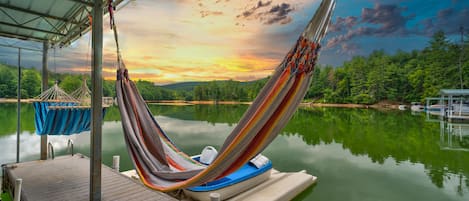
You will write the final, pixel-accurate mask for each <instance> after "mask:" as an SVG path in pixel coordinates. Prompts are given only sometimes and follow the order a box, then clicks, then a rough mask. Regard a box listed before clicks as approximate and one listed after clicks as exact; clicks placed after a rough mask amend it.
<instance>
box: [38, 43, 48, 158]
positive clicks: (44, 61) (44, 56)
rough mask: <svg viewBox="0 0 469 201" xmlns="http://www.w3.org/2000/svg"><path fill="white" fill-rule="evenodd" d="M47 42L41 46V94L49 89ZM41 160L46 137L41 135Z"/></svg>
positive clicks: (44, 150) (45, 150) (45, 155)
mask: <svg viewBox="0 0 469 201" xmlns="http://www.w3.org/2000/svg"><path fill="white" fill-rule="evenodd" d="M48 50H49V42H48V41H44V43H43V46H42V92H44V91H45V90H47V88H49V73H48V71H47V54H48ZM40 158H41V160H47V135H41V156H40Z"/></svg>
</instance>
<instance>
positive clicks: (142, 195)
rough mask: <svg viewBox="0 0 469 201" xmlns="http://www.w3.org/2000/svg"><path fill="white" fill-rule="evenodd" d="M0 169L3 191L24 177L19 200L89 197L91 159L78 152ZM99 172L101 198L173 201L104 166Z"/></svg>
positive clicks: (80, 198)
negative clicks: (1, 170)
mask: <svg viewBox="0 0 469 201" xmlns="http://www.w3.org/2000/svg"><path fill="white" fill-rule="evenodd" d="M3 170H4V175H3V177H4V178H3V186H2V187H3V188H4V189H3V190H7V191H10V192H14V190H13V188H14V183H15V182H14V181H15V180H16V179H17V178H21V179H23V186H22V192H21V200H22V201H28V200H29V201H31V200H33V201H42V200H44V201H46V200H47V201H48V200H63V201H68V200H70V201H72V200H73V201H75V200H89V187H90V179H89V177H90V160H89V158H87V157H85V156H83V155H81V154H75V155H74V156H62V157H56V158H55V159H53V160H38V161H29V162H23V163H15V164H8V165H4V166H3ZM101 171H102V173H101V174H102V177H101V179H102V180H101V181H102V183H101V189H102V200H112V201H114V200H126V201H127V200H155V201H174V200H176V199H174V198H172V197H170V196H169V195H166V194H164V193H161V192H158V191H153V190H150V189H148V188H147V187H145V186H143V185H142V184H141V183H139V182H136V181H134V180H133V179H130V178H128V177H126V176H124V175H122V174H120V173H119V172H117V171H115V170H113V169H111V168H109V167H107V166H105V165H102V168H101Z"/></svg>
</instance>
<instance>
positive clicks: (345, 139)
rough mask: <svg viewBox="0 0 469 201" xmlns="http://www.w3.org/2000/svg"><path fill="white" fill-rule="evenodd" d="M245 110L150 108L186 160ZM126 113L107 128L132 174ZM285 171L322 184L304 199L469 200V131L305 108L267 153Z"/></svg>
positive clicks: (5, 134)
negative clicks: (122, 119) (124, 125)
mask: <svg viewBox="0 0 469 201" xmlns="http://www.w3.org/2000/svg"><path fill="white" fill-rule="evenodd" d="M246 108H247V106H245V105H194V106H158V105H150V109H151V110H152V112H153V114H154V115H156V119H157V121H159V122H160V125H161V127H163V129H164V130H166V132H167V134H168V135H169V136H170V138H171V139H173V141H174V142H175V143H176V144H177V145H178V146H179V147H180V148H181V149H182V150H183V151H184V152H186V153H188V154H190V155H192V154H198V153H199V152H200V151H201V150H202V149H203V147H204V146H206V145H212V146H215V147H220V146H221V144H222V142H223V140H224V139H225V137H226V136H227V135H228V134H229V132H230V131H231V130H232V129H233V127H234V126H235V125H236V122H237V121H238V120H239V119H240V118H241V116H242V114H243V112H244V111H245V110H246ZM33 113H34V109H33V108H32V105H30V104H24V105H23V107H22V111H21V115H22V132H21V136H20V138H21V161H27V160H34V159H38V157H39V141H40V137H39V136H37V135H35V134H34V118H33ZM119 120H120V117H119V111H118V109H117V108H116V107H112V108H109V110H108V112H107V114H106V117H105V122H104V124H103V147H102V150H103V162H104V163H105V164H106V165H109V166H110V165H111V164H112V156H113V155H120V156H121V170H128V169H132V168H133V167H132V164H131V162H130V159H129V157H128V155H127V150H126V147H125V143H124V140H123V136H122V135H123V134H122V128H121V124H120V121H119ZM0 125H1V126H0V147H1V149H2V151H1V152H0V163H2V164H3V163H9V162H14V161H15V160H16V155H15V154H16V105H15V104H0ZM68 139H72V140H73V141H74V144H75V151H76V152H80V153H83V154H85V155H88V154H89V140H90V134H89V132H85V133H82V134H79V135H72V136H50V137H49V140H50V141H51V142H52V143H53V144H54V148H55V149H56V155H63V154H66V144H67V140H68ZM263 154H264V155H266V156H267V157H269V158H270V159H271V160H272V162H273V165H274V168H276V169H278V170H280V171H300V170H303V169H304V170H306V171H307V172H308V173H310V174H313V175H316V176H318V178H319V182H318V183H317V185H315V186H314V187H312V188H309V189H308V190H306V191H305V192H303V193H302V194H301V195H300V196H298V197H297V198H296V200H338V201H339V200H340V201H343V200H357V201H366V200H370V201H371V200H373V201H374V200H435V201H436V200H438V201H440V200H466V201H467V200H469V126H466V125H460V124H448V123H445V122H440V121H437V120H427V118H426V116H425V115H423V114H420V115H412V114H411V113H410V112H409V111H387V112H382V111H376V110H371V109H369V110H368V109H342V108H340V109H338V108H337V109H336V108H313V109H299V110H298V111H297V112H296V114H295V115H294V117H293V119H292V120H291V121H290V122H289V124H288V125H287V127H286V128H285V129H284V131H283V132H282V133H281V134H280V135H279V136H278V137H277V138H276V139H275V140H274V142H273V143H272V144H271V145H270V146H269V147H268V148H267V149H266V150H265V151H264V152H263Z"/></svg>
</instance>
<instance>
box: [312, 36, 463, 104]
mask: <svg viewBox="0 0 469 201" xmlns="http://www.w3.org/2000/svg"><path fill="white" fill-rule="evenodd" d="M460 55H462V57H461V62H462V66H461V68H462V70H461V71H462V73H460V71H459V66H458V64H459V58H460ZM465 55H469V43H468V42H467V40H466V42H465V43H464V52H463V53H461V45H460V44H456V43H450V42H449V41H448V40H447V39H446V36H445V34H444V33H443V32H437V33H435V35H434V36H433V37H432V38H431V39H430V41H429V43H428V46H427V47H426V48H424V49H423V50H422V51H417V50H414V51H412V52H410V53H407V52H404V51H397V52H396V53H395V54H394V55H388V54H386V53H385V52H384V51H383V50H378V51H374V52H372V53H371V54H370V55H369V56H367V57H363V56H359V57H354V58H352V59H351V60H350V61H347V62H345V63H344V64H343V65H342V66H339V67H337V68H335V69H330V70H329V71H328V72H327V73H325V72H324V71H327V68H326V69H324V68H321V67H319V68H317V69H315V72H314V75H313V76H314V78H313V82H312V84H311V87H310V89H309V91H308V94H307V96H306V97H307V98H308V99H313V100H315V99H316V100H322V101H326V102H330V103H360V104H373V103H376V102H379V101H383V100H388V101H395V102H407V103H409V102H413V101H423V100H424V99H425V97H434V96H438V94H439V91H440V90H441V89H445V88H460V87H461V85H460V77H459V76H460V75H462V76H463V87H464V88H467V87H469V58H468V57H467V56H465ZM326 78H327V79H326Z"/></svg>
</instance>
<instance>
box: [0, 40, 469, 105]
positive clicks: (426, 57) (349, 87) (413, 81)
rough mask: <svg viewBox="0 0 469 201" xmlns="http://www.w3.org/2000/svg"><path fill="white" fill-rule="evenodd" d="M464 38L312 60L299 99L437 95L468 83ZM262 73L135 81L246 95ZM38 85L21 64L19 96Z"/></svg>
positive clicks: (147, 88)
mask: <svg viewBox="0 0 469 201" xmlns="http://www.w3.org/2000/svg"><path fill="white" fill-rule="evenodd" d="M465 38H466V40H464V41H465V42H464V43H463V45H461V44H460V43H457V42H450V41H449V40H448V39H447V38H446V36H445V34H444V33H443V32H437V33H435V34H434V35H433V37H431V38H430V40H429V42H428V44H427V46H426V47H425V48H424V49H422V50H413V51H411V52H405V51H397V52H396V53H394V54H392V55H390V54H388V53H386V52H385V51H384V50H376V51H374V52H372V53H371V54H370V55H368V56H356V57H353V58H352V59H351V60H350V61H346V62H344V63H343V65H342V66H338V67H332V66H321V65H318V66H317V67H316V68H315V70H314V72H313V76H314V77H313V80H312V83H311V86H310V88H309V90H308V92H307V94H306V97H305V99H306V100H307V101H314V102H324V103H358V104H373V103H377V102H380V101H383V100H386V101H394V102H404V103H409V102H413V101H423V100H424V98H425V97H433V96H438V93H439V90H440V89H444V88H460V87H461V85H462V87H463V88H464V87H469V43H468V40H467V36H466V37H465ZM461 55H462V57H461ZM460 60H461V63H462V65H461V69H460V68H459V62H460ZM267 79H268V78H265V79H260V80H256V81H251V82H239V81H234V80H227V81H211V82H203V83H199V84H197V85H194V86H193V88H191V89H190V90H188V89H168V88H165V87H162V86H156V85H155V84H153V83H152V82H149V81H145V80H137V81H136V82H135V83H136V86H137V88H138V89H139V91H140V93H141V95H142V96H143V98H144V99H145V100H188V101H191V100H212V101H252V100H253V99H254V98H255V97H256V96H257V93H258V92H259V91H260V90H261V88H262V87H263V86H264V84H265V83H266V81H267ZM17 80H18V76H17V68H16V67H14V66H7V65H3V64H0V98H15V97H16V94H17V91H16V90H17V89H16V85H17ZM83 80H86V81H87V82H88V83H87V84H88V86H91V83H90V78H89V76H88V75H76V74H57V73H52V72H49V86H52V85H53V84H54V82H55V81H58V84H59V86H60V87H61V88H62V89H64V90H65V91H66V92H68V93H70V92H72V91H73V90H75V89H77V88H79V87H80V86H81V84H82V82H83ZM461 80H462V84H461ZM114 84H115V81H113V80H105V81H104V83H103V94H104V96H111V97H114V96H115V88H114ZM40 91H41V77H40V72H39V71H37V70H35V69H26V68H23V70H22V79H21V94H22V97H23V98H33V97H35V96H37V95H39V94H40Z"/></svg>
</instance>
